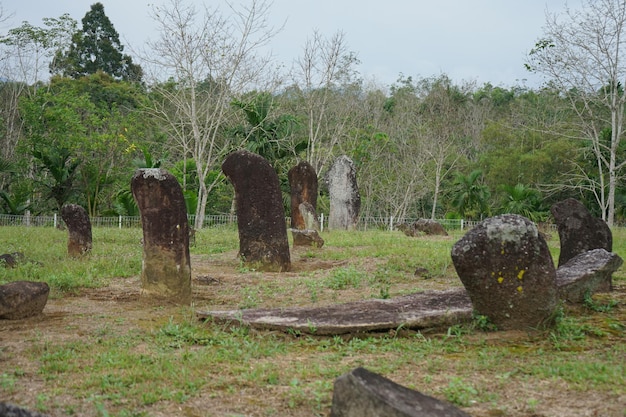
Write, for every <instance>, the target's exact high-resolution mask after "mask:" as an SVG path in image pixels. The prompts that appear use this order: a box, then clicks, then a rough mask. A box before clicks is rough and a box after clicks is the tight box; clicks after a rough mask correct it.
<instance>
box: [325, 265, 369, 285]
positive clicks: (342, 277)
mask: <svg viewBox="0 0 626 417" xmlns="http://www.w3.org/2000/svg"><path fill="white" fill-rule="evenodd" d="M365 278H366V274H365V273H364V272H362V271H359V270H358V269H356V268H355V267H354V266H347V267H341V268H337V269H335V270H333V271H332V273H331V274H330V275H329V276H328V277H327V278H326V279H325V280H324V285H325V286H326V287H327V288H330V289H331V290H343V289H346V288H348V287H354V288H358V287H359V286H360V285H361V282H362V281H363V280H364V279H365Z"/></svg>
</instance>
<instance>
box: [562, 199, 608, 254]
mask: <svg viewBox="0 0 626 417" xmlns="http://www.w3.org/2000/svg"><path fill="white" fill-rule="evenodd" d="M550 211H551V212H552V215H553V216H554V221H555V222H556V225H557V229H558V231H559V239H560V241H561V253H560V254H559V263H558V266H561V265H564V264H565V263H566V262H567V261H569V260H570V259H572V258H573V257H574V256H576V255H578V254H581V253H583V252H587V251H589V250H592V249H605V250H606V251H608V252H612V251H613V234H612V233H611V229H610V228H609V226H608V225H607V224H606V222H604V220H602V219H598V218H596V217H593V216H592V215H591V213H590V212H589V210H587V208H586V207H585V206H584V205H583V203H581V202H580V201H578V200H576V199H574V198H568V199H566V200H563V201H561V202H558V203H556V204H554V205H553V206H552V207H551V208H550Z"/></svg>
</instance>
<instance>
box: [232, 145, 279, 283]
mask: <svg viewBox="0 0 626 417" xmlns="http://www.w3.org/2000/svg"><path fill="white" fill-rule="evenodd" d="M222 171H223V172H224V175H226V177H227V178H228V179H229V180H230V181H231V182H232V183H233V186H234V187H235V200H236V203H237V226H238V229H239V256H240V257H241V258H242V260H243V261H244V262H245V263H246V264H248V265H251V266H254V267H255V268H259V269H262V270H265V271H288V270H289V269H290V267H291V260H290V256H289V240H288V238H287V224H286V222H285V209H284V207H283V200H282V195H281V191H280V184H279V182H278V175H276V171H274V168H272V166H271V165H270V163H269V162H268V161H267V160H266V159H265V158H263V157H262V156H259V155H257V154H254V153H251V152H248V151H245V150H241V151H236V152H233V153H231V154H230V155H228V157H227V158H226V160H225V161H224V163H223V164H222Z"/></svg>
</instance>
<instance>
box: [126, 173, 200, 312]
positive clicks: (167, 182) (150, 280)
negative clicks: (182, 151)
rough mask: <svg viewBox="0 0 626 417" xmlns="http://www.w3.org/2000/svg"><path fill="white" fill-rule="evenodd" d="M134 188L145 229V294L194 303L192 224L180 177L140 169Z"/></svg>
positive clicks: (143, 269) (182, 302) (134, 195)
mask: <svg viewBox="0 0 626 417" xmlns="http://www.w3.org/2000/svg"><path fill="white" fill-rule="evenodd" d="M131 189H132V192H133V197H134V198H135V201H136V202H137V206H138V207H139V211H140V213H141V226H142V228H143V262H142V265H141V287H142V291H143V292H144V293H146V294H148V295H150V296H152V297H154V298H161V299H166V300H168V301H171V302H174V303H177V304H190V303H191V261H190V257H189V223H188V220H187V209H186V206H185V199H184V197H183V191H182V189H181V188H180V185H179V184H178V181H177V180H176V177H174V176H173V175H172V174H170V173H169V172H168V171H166V170H164V169H160V168H143V169H138V170H137V171H136V172H135V175H133V178H132V180H131Z"/></svg>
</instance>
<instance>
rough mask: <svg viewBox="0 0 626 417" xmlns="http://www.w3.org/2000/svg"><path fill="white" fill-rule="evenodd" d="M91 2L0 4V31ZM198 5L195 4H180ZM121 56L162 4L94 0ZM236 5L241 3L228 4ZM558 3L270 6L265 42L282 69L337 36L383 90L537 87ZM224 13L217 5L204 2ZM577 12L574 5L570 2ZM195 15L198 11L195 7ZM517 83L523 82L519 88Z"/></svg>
mask: <svg viewBox="0 0 626 417" xmlns="http://www.w3.org/2000/svg"><path fill="white" fill-rule="evenodd" d="M96 1H97V0H0V5H1V6H2V8H3V10H4V12H5V14H13V17H12V18H11V19H10V20H9V21H8V22H5V23H4V24H3V25H2V26H1V27H0V33H2V32H6V30H7V29H9V28H11V27H16V26H19V25H20V24H21V22H22V21H28V22H29V23H31V24H32V25H35V26H43V23H42V20H41V19H42V18H43V17H59V16H60V15H62V14H63V13H69V14H70V15H71V16H72V17H73V18H74V19H76V20H77V21H78V22H79V28H80V20H81V19H82V18H83V17H84V15H85V13H87V12H88V11H89V9H90V6H91V4H93V3H95V2H96ZM185 1H186V2H193V3H197V4H199V5H201V4H202V3H203V1H202V0H185ZM100 2H101V3H102V4H103V5H104V11H105V13H106V15H107V16H108V17H109V19H110V20H111V21H112V23H113V25H114V26H115V29H116V30H117V31H118V33H119V34H120V38H121V41H122V44H123V45H125V47H126V51H127V52H128V51H129V49H130V47H134V48H138V47H141V46H142V44H143V43H144V42H145V40H147V39H148V38H150V37H152V38H155V34H154V30H155V29H154V28H155V26H156V25H155V23H154V22H153V21H152V20H151V19H150V17H149V11H150V10H151V6H150V5H149V3H152V4H155V3H156V4H163V3H164V1H163V0H100ZM233 2H234V3H236V4H238V3H241V2H244V3H245V0H233ZM565 2H566V0H274V2H273V6H272V10H273V13H272V17H271V19H272V20H273V24H275V25H276V27H279V26H281V24H282V23H283V22H286V24H285V28H284V29H283V31H282V32H281V33H279V34H278V35H277V36H276V37H275V38H274V40H273V41H272V43H271V48H272V50H273V53H274V55H275V56H276V57H277V59H278V60H279V62H282V63H284V64H285V65H287V66H290V65H291V63H292V62H293V60H294V59H295V58H297V57H298V56H299V55H301V52H302V48H303V46H304V44H305V42H306V40H307V38H310V37H311V35H312V34H313V31H314V30H316V29H317V30H318V31H319V32H320V33H321V34H323V35H324V36H326V37H331V36H332V35H333V34H335V33H336V32H337V31H343V32H344V34H345V36H346V40H347V43H348V49H349V50H350V51H353V52H355V53H356V54H357V56H358V58H359V59H360V61H361V65H360V66H359V67H358V70H359V72H360V73H361V75H362V76H363V77H364V78H365V79H368V80H376V81H378V82H379V83H382V84H383V85H386V86H389V85H391V84H392V83H394V82H395V81H396V80H397V79H398V76H399V74H401V73H402V74H404V75H405V76H413V77H414V78H419V77H430V76H438V75H441V74H447V75H448V76H449V77H450V78H452V80H453V81H455V82H461V81H477V82H478V83H479V84H482V83H485V82H490V83H492V84H493V85H496V86H503V87H510V86H513V85H523V84H526V85H528V86H530V87H536V86H538V85H539V83H540V80H539V79H538V78H536V77H535V76H533V75H532V74H530V73H528V72H527V71H526V70H525V69H524V66H523V64H524V59H525V56H526V54H527V53H528V51H529V50H530V49H531V48H532V47H533V45H534V43H535V41H536V40H537V39H538V38H539V37H540V36H541V35H542V33H543V31H542V27H543V25H544V23H545V12H546V10H549V11H550V12H561V11H562V10H564V7H565ZM204 3H206V4H207V5H209V6H210V7H216V6H217V7H220V8H221V9H222V10H224V11H226V8H225V3H224V0H205V1H204ZM569 5H570V7H579V5H580V1H579V0H570V1H569ZM198 9H200V10H201V9H202V7H199V8H198ZM523 80H527V81H526V82H524V81H523Z"/></svg>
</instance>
